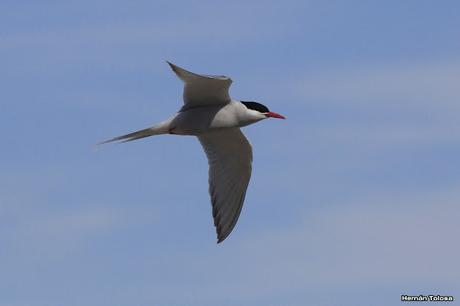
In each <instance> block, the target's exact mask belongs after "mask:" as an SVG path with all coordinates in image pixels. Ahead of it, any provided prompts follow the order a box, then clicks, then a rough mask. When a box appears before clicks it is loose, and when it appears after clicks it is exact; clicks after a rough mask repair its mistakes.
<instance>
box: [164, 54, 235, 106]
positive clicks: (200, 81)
mask: <svg viewBox="0 0 460 306" xmlns="http://www.w3.org/2000/svg"><path fill="white" fill-rule="evenodd" d="M167 63H168V64H169V66H170V67H171V69H172V70H173V71H174V72H175V73H176V75H177V76H178V77H179V79H181V80H182V81H183V82H184V95H183V96H184V106H183V107H182V109H189V108H194V107H201V106H211V105H219V104H222V105H223V104H227V103H229V102H230V100H231V99H230V95H229V93H228V90H229V88H230V85H231V84H232V80H231V79H230V78H228V77H226V76H223V75H202V74H197V73H193V72H190V71H187V70H185V69H183V68H181V67H179V66H176V65H174V64H172V63H170V62H167Z"/></svg>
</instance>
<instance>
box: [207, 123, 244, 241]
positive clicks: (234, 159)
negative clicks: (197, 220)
mask: <svg viewBox="0 0 460 306" xmlns="http://www.w3.org/2000/svg"><path fill="white" fill-rule="evenodd" d="M198 139H199V140H200V142H201V145H202V146H203V148H204V151H205V152H206V155H207V157H208V162H209V194H210V196H211V203H212V215H213V218H214V225H215V226H216V232H217V243H219V242H222V241H223V240H224V239H225V238H227V236H228V235H229V234H230V233H231V232H232V230H233V228H234V227H235V224H236V221H237V220H238V217H239V215H240V212H241V208H242V207H243V202H244V197H245V195H246V189H247V188H248V184H249V179H250V178H251V169H252V148H251V144H250V143H249V141H248V140H247V139H246V137H244V135H243V133H242V132H241V131H240V129H238V128H232V129H225V130H221V131H215V132H210V133H206V134H202V135H200V136H198Z"/></svg>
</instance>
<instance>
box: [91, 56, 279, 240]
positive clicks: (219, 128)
mask: <svg viewBox="0 0 460 306" xmlns="http://www.w3.org/2000/svg"><path fill="white" fill-rule="evenodd" d="M167 63H168V64H169V66H170V67H171V69H172V70H173V71H174V72H175V74H176V75H177V76H178V77H179V79H181V80H182V81H183V82H184V92H183V100H184V105H183V106H182V107H181V109H180V110H179V111H178V112H177V113H176V114H174V115H173V116H172V117H171V118H169V119H167V120H165V121H163V122H161V123H159V124H156V125H154V126H152V127H149V128H146V129H143V130H139V131H136V132H133V133H129V134H126V135H122V136H118V137H115V138H112V139H109V140H107V141H104V142H101V143H100V144H104V143H108V142H113V141H121V142H127V141H132V140H136V139H140V138H144V137H149V136H154V135H161V134H173V135H192V136H197V137H198V140H199V141H200V143H201V145H202V146H203V149H204V151H205V153H206V155H207V158H208V163H209V194H210V196H211V204H212V215H213V218H214V225H215V227H216V232H217V243H220V242H222V241H223V240H224V239H225V238H227V237H228V235H229V234H230V233H231V232H232V230H233V228H234V227H235V224H236V222H237V220H238V217H239V215H240V212H241V208H242V206H243V202H244V198H245V195H246V190H247V188H248V184H249V179H250V177H251V171H252V166H251V164H252V147H251V144H250V143H249V141H248V140H247V139H246V137H245V136H244V135H243V133H242V132H241V130H240V127H244V126H247V125H250V124H253V123H256V122H258V121H261V120H264V119H267V118H278V119H285V118H284V117H283V116H282V115H280V114H277V113H274V112H271V111H270V110H269V109H268V108H267V107H266V106H265V105H263V104H261V103H258V102H249V101H237V100H234V99H232V98H231V97H230V95H229V92H228V91H229V88H230V85H231V84H232V80H231V79H230V78H229V77H226V76H222V75H203V74H197V73H193V72H190V71H187V70H185V69H183V68H181V67H179V66H176V65H174V64H172V63H170V62H167Z"/></svg>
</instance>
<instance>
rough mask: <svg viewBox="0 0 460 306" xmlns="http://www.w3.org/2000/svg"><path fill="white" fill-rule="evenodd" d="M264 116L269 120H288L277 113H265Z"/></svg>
mask: <svg viewBox="0 0 460 306" xmlns="http://www.w3.org/2000/svg"><path fill="white" fill-rule="evenodd" d="M264 115H265V116H266V117H267V118H270V117H271V118H278V119H286V118H285V117H284V116H281V115H280V114H277V113H274V112H268V113H264Z"/></svg>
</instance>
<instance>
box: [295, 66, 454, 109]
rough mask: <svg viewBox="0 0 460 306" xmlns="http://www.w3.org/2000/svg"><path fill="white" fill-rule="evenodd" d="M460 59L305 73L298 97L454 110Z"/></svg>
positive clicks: (344, 102)
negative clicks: (312, 73) (313, 73)
mask: <svg viewBox="0 0 460 306" xmlns="http://www.w3.org/2000/svg"><path fill="white" fill-rule="evenodd" d="M459 79H460V60H459V59H451V60H450V61H448V60H444V61H438V62H427V63H420V62H418V63H413V62H402V63H388V64H386V65H382V64H380V65H378V64H377V65H369V66H361V67H360V66H356V67H353V68H348V69H347V68H345V69H337V70H336V71H330V70H329V71H326V72H323V73H321V74H315V75H307V76H305V77H304V78H303V79H302V81H301V82H300V83H298V84H297V85H296V86H298V90H297V91H298V92H299V94H300V95H301V96H302V97H305V98H308V99H309V100H312V101H317V100H320V101H322V102H331V101H336V103H340V104H343V105H353V104H356V103H359V104H360V105H361V106H363V105H369V106H375V105H376V104H383V105H393V106H395V104H396V105H399V104H402V105H406V106H407V105H409V106H413V107H422V108H423V107H427V106H429V107H430V108H432V109H436V108H449V109H452V110H458V108H459V105H460V104H459V103H458V100H459V99H460V87H459V86H458V80H459Z"/></svg>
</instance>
